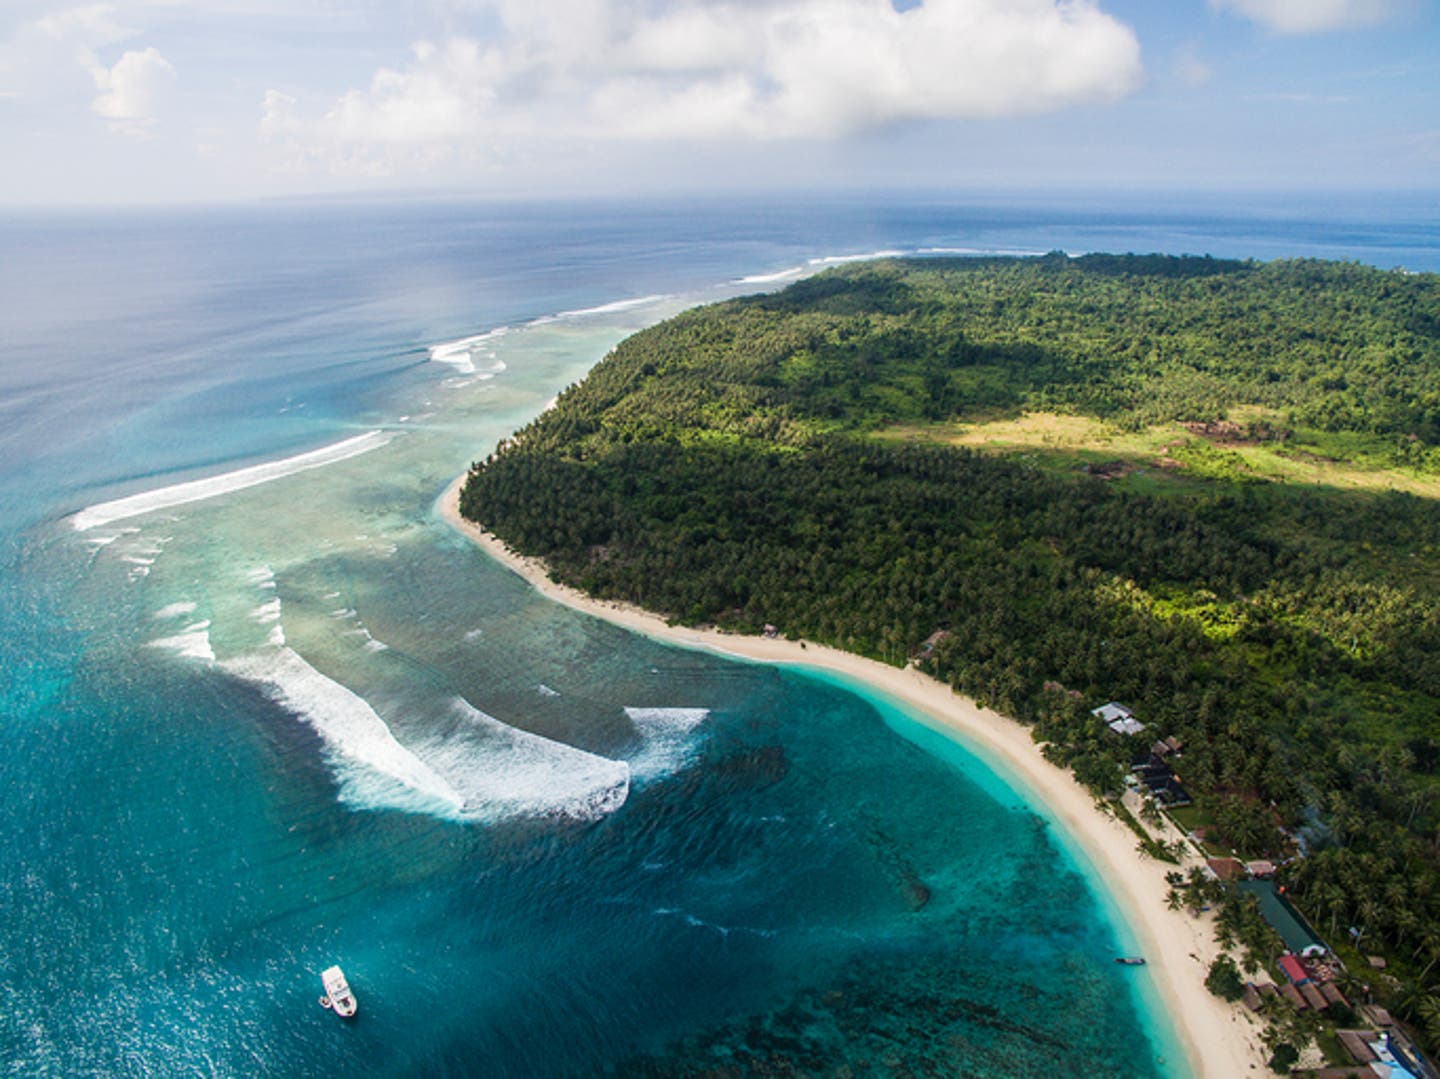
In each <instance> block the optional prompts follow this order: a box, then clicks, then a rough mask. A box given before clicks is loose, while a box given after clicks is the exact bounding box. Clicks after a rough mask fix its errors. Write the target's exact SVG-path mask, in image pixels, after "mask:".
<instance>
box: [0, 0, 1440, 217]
mask: <svg viewBox="0 0 1440 1079" xmlns="http://www.w3.org/2000/svg"><path fill="white" fill-rule="evenodd" d="M0 161H3V167H0V202H8V203H15V202H49V201H61V202H73V201H86V202H111V201H122V202H132V201H137V200H140V201H151V200H176V199H181V200H200V201H209V200H215V199H230V198H246V197H253V196H256V195H274V194H287V193H307V192H334V191H341V192H343V191H353V190H375V189H380V190H387V189H400V190H414V189H430V188H434V189H442V190H447V191H468V192H477V193H482V192H483V193H529V192H558V193H602V194H603V193H633V192H648V191H655V190H665V189H679V190H687V191H693V190H703V189H721V190H730V189H747V190H748V189H762V188H776V187H787V188H793V187H806V186H815V185H822V186H837V185H838V186H864V187H873V186H900V185H913V186H919V187H952V188H953V187H971V188H975V187H979V188H1002V187H1008V186H1013V185H1023V186H1029V187H1075V186H1082V187H1085V186H1097V185H1117V184H1121V185H1134V186H1142V187H1167V188H1195V187H1223V188H1314V187H1371V186H1375V187H1411V188H1417V187H1418V188H1440V12H1437V0H924V2H923V3H921V2H918V0H894V2H892V0H726V2H722V0H113V2H109V3H105V2H102V3H95V4H81V5H79V6H74V5H72V4H68V3H64V2H56V0H4V2H3V6H0Z"/></svg>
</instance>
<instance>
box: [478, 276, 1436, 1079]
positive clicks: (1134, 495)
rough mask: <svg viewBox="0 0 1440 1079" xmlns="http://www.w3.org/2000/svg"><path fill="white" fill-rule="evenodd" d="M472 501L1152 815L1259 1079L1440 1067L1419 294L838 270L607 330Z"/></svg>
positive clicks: (681, 607) (1311, 281) (576, 561)
mask: <svg viewBox="0 0 1440 1079" xmlns="http://www.w3.org/2000/svg"><path fill="white" fill-rule="evenodd" d="M459 498H460V512H461V514H462V515H463V516H464V517H466V518H469V519H472V520H476V521H482V522H483V524H484V525H485V526H486V527H487V528H488V529H490V530H491V531H492V532H494V533H495V535H497V536H499V537H500V538H501V539H502V540H503V541H504V542H505V544H507V545H508V546H510V547H512V548H513V549H514V550H516V551H518V552H520V553H521V554H524V555H528V556H533V557H537V558H541V559H543V560H544V564H545V566H546V567H547V569H548V571H549V573H550V575H552V576H553V577H554V579H555V580H557V581H560V582H563V583H564V584H567V585H570V586H572V587H574V588H577V589H579V590H580V591H582V592H583V593H585V594H587V595H590V596H593V597H596V598H597V599H599V600H601V601H602V602H603V601H607V600H615V601H620V602H622V603H625V604H633V605H635V606H637V607H640V608H644V609H646V610H650V611H655V612H659V613H660V615H661V617H663V618H664V619H665V620H666V621H667V622H670V623H673V624H679V625H686V626H714V627H716V628H718V629H720V630H722V631H726V632H728V633H733V634H736V635H738V636H740V637H744V636H747V635H748V636H752V637H753V636H755V635H758V634H761V632H762V629H763V630H765V631H766V635H767V636H777V635H783V636H785V637H788V638H791V639H794V640H806V641H812V642H821V643H825V644H828V645H831V646H834V647H835V648H838V649H841V650H843V652H845V653H851V654H856V655H859V656H863V657H868V658H869V659H870V660H874V661H877V662H878V663H879V664H880V665H881V666H888V667H892V668H904V667H907V666H915V667H918V668H919V669H920V670H922V671H923V672H924V673H926V674H928V675H932V676H933V677H934V678H936V679H937V680H939V681H940V682H941V683H942V684H943V685H945V686H947V687H949V688H950V689H953V690H954V691H956V693H958V694H960V695H961V696H962V697H964V698H966V699H970V700H974V701H978V702H980V703H981V704H983V705H984V706H986V707H987V708H989V709H992V710H993V711H995V712H997V713H1000V714H1002V715H1006V716H1011V717H1013V718H1014V719H1015V720H1016V721H1018V722H1019V723H1020V724H1021V725H1023V726H1025V727H1029V728H1030V729H1031V730H1032V731H1033V735H1032V737H1033V739H1034V741H1035V742H1037V743H1039V744H1040V745H1041V747H1042V748H1041V749H1040V751H1039V752H1040V753H1041V754H1043V757H1044V759H1045V760H1046V761H1048V762H1050V763H1052V764H1054V765H1056V766H1058V767H1059V768H1061V769H1068V770H1069V771H1071V772H1073V775H1074V778H1075V780H1076V781H1078V783H1079V784H1080V785H1081V786H1082V787H1083V788H1085V789H1086V790H1088V791H1089V792H1090V794H1091V795H1093V796H1094V797H1096V798H1100V799H1106V800H1117V801H1121V802H1122V804H1124V803H1128V804H1129V807H1130V809H1131V810H1133V811H1134V812H1133V813H1130V812H1128V811H1123V810H1120V809H1118V808H1117V814H1118V815H1120V816H1122V817H1123V818H1124V819H1125V820H1126V821H1127V823H1129V824H1131V825H1132V826H1133V827H1134V828H1135V829H1136V830H1137V832H1140V833H1143V827H1142V825H1140V824H1139V823H1138V822H1137V821H1135V820H1134V819H1133V817H1134V816H1138V817H1140V818H1141V819H1142V820H1149V821H1151V822H1152V823H1153V824H1154V825H1155V826H1156V827H1157V828H1163V827H1166V826H1167V825H1166V824H1165V822H1166V821H1167V820H1168V821H1170V822H1171V823H1173V824H1174V825H1175V826H1176V827H1178V829H1179V830H1180V831H1181V832H1183V833H1185V834H1186V835H1187V836H1188V837H1191V839H1192V840H1193V842H1194V843H1195V845H1196V846H1197V847H1198V848H1199V850H1200V851H1201V852H1203V854H1204V856H1205V857H1206V860H1207V864H1206V865H1204V866H1191V867H1189V868H1188V869H1187V870H1186V871H1184V872H1178V871H1177V872H1172V873H1171V874H1169V875H1168V877H1167V881H1168V883H1169V884H1170V885H1171V887H1170V889H1169V890H1168V891H1167V892H1166V894H1165V897H1164V902H1165V904H1166V905H1167V906H1169V907H1171V908H1179V907H1182V906H1183V907H1187V908H1190V909H1192V910H1200V909H1202V908H1204V907H1206V906H1207V905H1208V904H1213V905H1214V906H1216V908H1217V909H1218V915H1217V917H1216V919H1215V924H1214V933H1215V936H1216V938H1217V940H1218V942H1219V943H1220V944H1221V945H1222V946H1223V947H1224V948H1225V949H1226V951H1227V953H1228V954H1227V956H1226V957H1223V958H1222V959H1220V960H1217V962H1216V963H1215V964H1214V966H1213V967H1212V969H1211V970H1210V971H1209V973H1208V975H1207V976H1206V978H1205V981H1206V983H1207V984H1208V985H1209V987H1210V989H1211V991H1212V992H1214V993H1216V994H1219V995H1222V996H1224V997H1225V998H1226V999H1229V1000H1235V999H1238V998H1240V997H1242V996H1245V997H1247V1001H1248V1003H1249V1004H1250V1005H1251V1006H1252V1007H1253V1008H1254V1009H1255V1010H1256V1011H1257V1014H1258V1015H1259V1017H1260V1018H1261V1021H1262V1022H1263V1023H1264V1030H1263V1033H1262V1038H1263V1040H1264V1041H1265V1044H1266V1047H1267V1048H1268V1049H1269V1050H1271V1056H1270V1058H1269V1059H1268V1060H1267V1061H1266V1064H1267V1066H1269V1067H1270V1068H1272V1069H1273V1070H1275V1071H1276V1072H1279V1073H1283V1072H1284V1071H1286V1070H1288V1068H1289V1067H1290V1066H1291V1065H1292V1064H1294V1063H1295V1062H1296V1061H1297V1058H1298V1059H1300V1060H1303V1062H1304V1064H1305V1065H1306V1066H1307V1067H1310V1068H1314V1067H1317V1066H1344V1065H1348V1064H1350V1063H1352V1062H1353V1061H1362V1062H1363V1061H1365V1060H1368V1059H1369V1058H1368V1057H1367V1056H1366V1055H1365V1054H1367V1053H1373V1051H1372V1050H1371V1049H1370V1048H1368V1046H1369V1043H1365V1044H1363V1045H1356V1046H1352V1045H1350V1044H1349V1043H1348V1042H1345V1041H1344V1039H1342V1038H1341V1037H1340V1036H1339V1030H1340V1028H1342V1027H1350V1028H1354V1027H1357V1026H1358V1025H1360V1024H1362V1023H1363V1024H1368V1026H1365V1027H1363V1028H1362V1029H1366V1030H1368V1031H1370V1032H1371V1033H1370V1034H1369V1035H1368V1036H1369V1037H1370V1039H1371V1041H1372V1042H1374V1041H1377V1040H1380V1039H1382V1038H1383V1037H1384V1035H1382V1033H1381V1031H1382V1030H1388V1031H1391V1032H1393V1033H1394V1034H1395V1035H1396V1036H1397V1037H1399V1038H1400V1039H1401V1041H1403V1040H1404V1038H1405V1037H1407V1036H1412V1035H1413V1036H1414V1037H1415V1038H1417V1039H1419V1041H1420V1043H1421V1046H1422V1047H1424V1048H1428V1049H1430V1050H1432V1051H1433V1050H1435V1049H1436V1048H1437V1047H1440V933H1437V932H1436V929H1435V927H1436V926H1437V925H1440V838H1437V837H1440V723H1437V719H1436V717H1437V716H1440V276H1437V275H1435V274H1407V273H1404V272H1400V271H1388V272H1387V271H1382V270H1377V269H1373V268H1369V267H1365V266H1361V265H1358V264H1354V263H1331V262H1321V261H1315V260H1294V261H1280V262H1272V263H1261V262H1254V261H1235V260H1221V259H1212V258H1208V257H1207V258H1196V257H1191V256H1185V257H1171V256H1163V255H1141V256H1136V255H1084V256H1079V257H1076V258H1071V257H1069V256H1066V255H1065V254H1064V253H1062V252H1054V253H1052V254H1050V255H1046V256H1042V257H1032V258H969V259H883V260H877V261H874V262H869V263H863V264H857V265H851V266H845V267H842V268H839V269H835V270H829V271H826V272H824V273H821V274H818V275H816V276H814V277H811V278H807V279H805V280H803V281H800V282H798V283H796V284H794V285H791V286H790V287H788V288H786V289H784V290H782V291H780V292H777V293H766V294H761V295H756V296H749V297H743V298H740V299H736V300H730V301H726V302H723V303H717V304H712V305H709V306H706V307H702V308H696V309H693V310H691V311H687V312H684V313H682V314H680V315H677V316H675V317H674V318H671V319H668V320H666V321H664V322H661V323H659V324H657V325H655V326H652V327H650V328H649V329H646V330H643V331H641V332H640V333H637V334H635V335H633V336H631V337H629V338H627V339H626V340H625V341H623V342H621V344H620V345H619V346H617V347H616V348H615V350H614V351H613V352H611V353H610V355H608V356H607V357H605V358H604V359H603V360H602V361H601V362H600V363H598V364H597V365H596V366H595V367H594V368H593V369H592V370H591V371H590V373H589V374H587V375H586V377H585V378H584V380H582V381H581V382H579V383H577V384H575V385H573V386H571V387H569V388H567V389H566V390H565V391H564V392H563V393H561V394H560V395H559V397H558V398H557V399H556V402H555V404H554V407H553V408H550V409H547V410H546V411H545V412H544V413H543V414H542V415H540V416H539V417H538V418H536V419H535V420H533V421H531V422H530V423H529V424H528V425H526V426H525V427H524V428H522V429H521V430H520V431H519V432H517V433H516V435H515V436H514V437H513V438H511V439H507V440H504V441H502V442H501V443H500V444H499V446H498V447H497V448H496V450H495V451H494V452H493V453H492V454H491V455H490V456H489V457H487V458H486V459H485V460H484V461H481V462H477V463H475V464H473V465H472V466H471V469H470V472H469V475H468V478H466V479H465V481H464V483H463V486H462V488H461V490H460V495H459ZM806 651H807V654H808V653H809V652H810V651H811V649H807V650H806ZM1105 702H1110V704H1109V706H1105ZM1097 717H1099V718H1097ZM1117 718H1118V719H1120V720H1122V721H1121V722H1118V723H1117V722H1115V721H1116V720H1117ZM1180 773H1183V783H1182V781H1181V778H1180ZM1051 786H1053V784H1051ZM1122 795H1123V796H1124V798H1123V799H1122ZM1137 798H1138V801H1137V800H1136V799H1137ZM1143 842H1144V846H1145V847H1146V850H1147V852H1148V853H1149V854H1151V855H1153V856H1155V857H1157V858H1162V859H1163V858H1169V857H1173V855H1174V853H1175V852H1174V850H1173V844H1171V843H1168V842H1167V843H1160V842H1159V841H1156V840H1154V839H1146V840H1144V841H1143ZM1247 875H1253V876H1256V877H1260V878H1266V879H1263V880H1259V881H1254V882H1245V886H1244V887H1241V886H1240V885H1239V884H1237V883H1234V882H1235V881H1237V879H1238V878H1240V877H1244V876H1247ZM1269 878H1273V881H1271V880H1269ZM1266 889H1278V890H1279V891H1280V892H1283V893H1284V899H1285V901H1286V902H1285V903H1282V904H1280V906H1281V907H1286V906H1287V905H1288V904H1293V906H1294V907H1295V908H1298V910H1299V911H1300V913H1301V914H1302V915H1304V916H1306V917H1308V918H1309V920H1310V928H1309V929H1307V930H1306V933H1307V934H1308V940H1309V941H1310V942H1315V941H1319V942H1321V943H1322V944H1323V945H1324V946H1325V947H1326V948H1327V949H1328V952H1327V954H1326V956H1325V958H1324V959H1323V960H1317V961H1316V969H1315V970H1314V971H1309V970H1308V968H1304V967H1303V966H1302V967H1296V966H1294V965H1291V966H1286V965H1285V964H1284V963H1282V962H1281V960H1282V958H1283V957H1284V953H1285V952H1286V950H1287V945H1286V941H1287V940H1289V939H1291V937H1286V936H1285V935H1284V934H1285V931H1286V930H1285V926H1286V925H1287V924H1288V922H1289V920H1290V919H1289V916H1288V915H1286V916H1285V917H1283V918H1282V917H1280V916H1279V915H1278V914H1274V911H1272V912H1271V914H1267V913H1266V909H1267V908H1266V905H1265V904H1266V901H1267V898H1268V899H1273V898H1274V896H1273V895H1271V894H1270V893H1269V892H1267V891H1266ZM1271 906H1272V907H1273V906H1275V904H1274V903H1272V904H1271ZM1272 915H1274V916H1273V917H1272ZM1294 936H1295V935H1294V934H1292V937H1294ZM1295 939H1298V937H1296V938H1295ZM1296 947H1297V946H1296V945H1294V944H1293V943H1292V944H1291V945H1290V950H1292V951H1293V950H1296ZM1311 978H1313V979H1315V980H1317V981H1319V982H1327V983H1328V982H1331V981H1333V982H1334V983H1335V984H1334V985H1330V986H1328V988H1329V989H1330V990H1331V996H1330V997H1326V996H1325V995H1324V994H1321V993H1319V992H1318V990H1316V989H1315V987H1314V986H1313V985H1312V986H1310V989H1311V993H1310V994H1308V995H1307V994H1303V993H1301V992H1300V991H1299V990H1298V989H1297V986H1300V985H1301V983H1303V982H1305V981H1307V980H1309V979H1311ZM1247 980H1248V981H1250V983H1251V984H1250V987H1249V988H1248V989H1247V985H1246V982H1247ZM1272 983H1273V984H1272ZM1276 987H1278V989H1277V988H1276ZM1302 987H1303V986H1302ZM1281 990H1284V991H1283V992H1282V991H1281ZM1372 1005H1373V1006H1375V1007H1374V1008H1371V1007H1369V1006H1372ZM1394 1020H1398V1021H1399V1022H1398V1024H1397V1023H1395V1022H1393V1021H1394ZM1404 1024H1408V1028H1407V1027H1405V1026H1404ZM1412 1048H1413V1047H1411V1048H1405V1049H1403V1052H1406V1053H1408V1052H1411V1051H1412ZM1384 1051H1386V1052H1388V1051H1389V1050H1384ZM1417 1066H1418V1065H1417Z"/></svg>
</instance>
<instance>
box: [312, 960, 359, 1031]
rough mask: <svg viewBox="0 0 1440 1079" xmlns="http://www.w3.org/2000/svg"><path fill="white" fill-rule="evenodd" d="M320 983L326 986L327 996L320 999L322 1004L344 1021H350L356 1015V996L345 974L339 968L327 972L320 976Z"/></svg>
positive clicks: (332, 968)
mask: <svg viewBox="0 0 1440 1079" xmlns="http://www.w3.org/2000/svg"><path fill="white" fill-rule="evenodd" d="M320 981H321V982H322V983H323V984H324V986H325V995H324V996H323V997H321V998H320V1003H321V1004H323V1005H324V1006H325V1007H327V1008H332V1009H334V1011H335V1014H336V1015H338V1016H340V1017H341V1018H342V1019H349V1018H350V1017H351V1016H352V1015H354V1014H355V1008H356V1004H355V994H354V993H352V992H350V986H349V984H348V983H347V982H346V981H345V974H344V972H343V971H342V970H341V969H340V968H339V967H331V968H329V969H328V970H326V971H325V972H324V973H322V974H321V975H320Z"/></svg>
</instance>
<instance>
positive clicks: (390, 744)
mask: <svg viewBox="0 0 1440 1079" xmlns="http://www.w3.org/2000/svg"><path fill="white" fill-rule="evenodd" d="M221 666H222V667H223V668H224V669H225V670H226V671H228V672H229V673H231V674H233V675H235V676H236V677H237V678H241V679H243V680H245V681H247V682H250V683H252V684H255V685H258V686H260V688H261V689H263V690H264V691H265V693H266V695H267V696H269V697H270V699H271V700H273V701H274V702H275V703H276V704H278V705H280V706H281V707H282V708H284V709H286V710H287V711H290V712H293V713H295V714H296V715H297V716H299V717H300V718H301V719H302V720H304V721H305V722H306V723H307V724H309V725H310V726H311V727H312V728H313V729H314V730H315V732H316V733H317V734H319V735H320V737H321V738H323V739H324V740H325V745H326V748H327V749H328V750H329V755H330V758H331V763H332V764H333V765H335V767H336V772H337V775H338V777H339V779H340V781H341V795H342V797H343V798H345V799H346V801H349V802H359V803H361V804H367V803H369V802H370V801H372V800H373V797H374V791H373V787H374V786H376V785H374V784H367V783H366V779H367V778H369V777H366V776H365V775H364V774H363V773H362V774H356V773H355V772H354V771H353V769H352V768H351V767H349V766H353V765H356V764H358V765H363V766H364V767H365V768H368V769H373V770H374V771H375V772H378V773H379V774H380V775H381V776H383V777H385V778H386V779H388V780H390V781H391V782H390V783H382V784H379V785H378V786H379V787H380V788H381V789H382V790H386V791H388V792H390V794H391V796H392V797H391V801H390V805H389V808H396V809H406V810H410V811H414V810H416V809H422V810H426V811H430V812H435V813H437V814H438V815H441V816H450V817H458V816H461V815H462V809H463V806H464V799H463V798H462V797H461V796H460V795H459V794H458V793H456V791H455V789H454V788H453V787H451V786H450V784H448V783H447V782H445V780H444V779H442V778H441V777H440V776H439V775H438V774H436V772H435V770H434V769H432V768H431V767H430V766H429V765H428V764H426V763H425V762H424V761H422V760H421V759H420V758H419V757H417V756H416V755H415V754H414V753H412V752H411V751H410V750H408V749H406V748H405V747H404V746H402V745H401V744H400V743H399V742H398V741H396V739H395V736H394V735H393V734H392V733H391V732H390V728H389V726H387V725H386V723H385V721H384V720H383V719H381V718H380V716H379V715H378V714H377V713H376V712H375V710H374V709H373V708H371V707H370V705H369V704H368V703H366V701H365V700H364V698H362V697H360V696H359V695H357V694H355V693H353V692H351V691H350V690H349V689H347V688H346V687H345V686H342V685H341V684H340V683H339V682H336V681H335V680H334V679H331V678H327V677H326V676H325V675H323V674H321V673H320V672H319V671H317V670H316V669H315V668H314V667H312V666H310V664H309V663H307V662H306V661H305V659H304V658H303V657H302V656H301V655H300V654H299V653H298V652H296V651H295V650H294V649H292V648H286V647H281V648H279V649H278V650H276V651H275V652H271V653H267V654H265V655H255V656H244V657H240V658H238V659H231V660H226V661H225V662H223V663H222V664H221ZM397 784H398V787H399V788H403V791H400V792H397V791H394V790H393V789H392V788H393V787H394V786H395V785H397ZM405 792H409V793H405ZM397 793H399V794H402V795H403V796H402V797H400V798H398V799H395V798H394V795H395V794H397ZM417 794H418V795H420V796H421V797H420V800H419V801H418V802H417V801H416V800H415V799H414V798H413V795H417Z"/></svg>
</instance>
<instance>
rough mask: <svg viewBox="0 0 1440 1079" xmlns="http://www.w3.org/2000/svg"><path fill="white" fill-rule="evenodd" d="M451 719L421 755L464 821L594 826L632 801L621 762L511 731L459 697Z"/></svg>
mask: <svg viewBox="0 0 1440 1079" xmlns="http://www.w3.org/2000/svg"><path fill="white" fill-rule="evenodd" d="M448 719H449V723H448V724H447V726H446V727H445V729H444V730H443V731H442V732H439V736H437V737H436V738H435V739H434V740H432V741H431V742H429V743H428V744H426V745H424V746H422V747H420V752H421V753H422V754H423V755H424V757H425V759H426V760H427V761H429V762H430V764H431V765H432V766H433V767H434V768H435V770H436V771H437V772H439V773H440V774H441V775H443V776H444V777H445V779H446V781H447V782H448V783H449V784H450V785H451V786H452V787H453V788H454V789H455V790H457V791H458V792H460V794H462V795H463V796H464V800H465V804H464V812H465V814H466V816H471V817H477V818H483V819H487V820H497V819H504V818H510V817H542V818H544V817H548V818H561V819H569V820H577V821H593V820H599V819H600V818H601V817H604V816H606V815H608V814H610V813H613V812H615V810H617V809H619V808H620V807H621V806H622V805H624V804H625V799H626V798H627V797H628V796H629V793H630V767H629V765H627V764H626V763H625V762H624V761H614V760H610V759H609V758H608V757H601V756H597V755H596V754H594V753H587V752H586V751H585V750H583V749H576V748H575V747H574V746H568V745H565V744H564V743H563V742H556V741H554V740H552V739H549V738H545V737H542V736H541V735H538V734H531V733H530V732H529V731H522V730H519V729H518V728H515V727H511V726H509V725H508V724H506V723H502V722H500V720H498V719H495V718H494V717H493V716H488V715H486V714H485V713H484V712H482V711H480V710H479V709H478V708H476V707H475V706H474V705H472V704H470V702H468V701H466V700H464V699H462V698H459V697H456V698H454V700H452V701H451V702H450V710H449V716H448Z"/></svg>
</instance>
